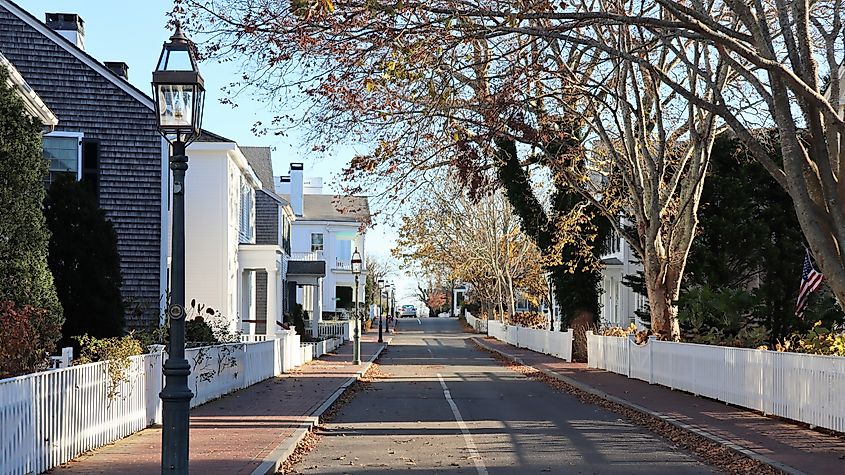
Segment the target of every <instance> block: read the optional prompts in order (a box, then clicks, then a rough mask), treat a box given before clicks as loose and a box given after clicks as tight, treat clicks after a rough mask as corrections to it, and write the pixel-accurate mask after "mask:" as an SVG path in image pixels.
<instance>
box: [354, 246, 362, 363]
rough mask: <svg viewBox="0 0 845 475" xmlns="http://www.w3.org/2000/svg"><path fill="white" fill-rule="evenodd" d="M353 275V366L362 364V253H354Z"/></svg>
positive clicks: (356, 250) (356, 251) (356, 249)
mask: <svg viewBox="0 0 845 475" xmlns="http://www.w3.org/2000/svg"><path fill="white" fill-rule="evenodd" d="M352 275H354V276H355V313H354V315H355V336H354V338H353V341H352V345H353V347H352V364H355V365H359V364H361V330H360V327H361V316H360V315H358V276H360V275H361V253H359V252H358V248H355V252H353V253H352Z"/></svg>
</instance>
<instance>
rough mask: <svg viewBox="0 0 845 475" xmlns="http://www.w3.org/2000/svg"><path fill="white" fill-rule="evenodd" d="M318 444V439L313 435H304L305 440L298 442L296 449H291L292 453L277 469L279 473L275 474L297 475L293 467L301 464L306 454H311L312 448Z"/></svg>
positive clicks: (311, 433) (310, 433)
mask: <svg viewBox="0 0 845 475" xmlns="http://www.w3.org/2000/svg"><path fill="white" fill-rule="evenodd" d="M319 442H320V437H319V436H318V435H317V434H315V433H313V432H309V433H307V434H305V438H303V439H302V440H301V441H299V444H297V445H296V448H295V449H293V453H292V454H290V457H288V459H287V460H285V462H284V463H283V464H282V466H281V467H279V471H278V472H277V473H288V474H297V473H299V472H298V471H296V470H295V469H294V466H295V465H296V464H298V463H299V462H301V461H302V460H303V459H304V458H305V456H306V455H307V454H308V452H311V451H312V450H313V449H314V447H316V446H317V444H318V443H319ZM309 468H317V467H309Z"/></svg>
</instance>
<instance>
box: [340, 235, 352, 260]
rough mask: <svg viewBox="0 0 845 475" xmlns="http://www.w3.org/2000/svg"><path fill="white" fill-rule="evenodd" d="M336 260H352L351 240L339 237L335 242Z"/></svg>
mask: <svg viewBox="0 0 845 475" xmlns="http://www.w3.org/2000/svg"><path fill="white" fill-rule="evenodd" d="M337 260H338V261H340V262H347V263H348V262H352V241H349V240H347V239H341V240H339V241H338V242H337Z"/></svg>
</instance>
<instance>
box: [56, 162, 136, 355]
mask: <svg viewBox="0 0 845 475" xmlns="http://www.w3.org/2000/svg"><path fill="white" fill-rule="evenodd" d="M44 215H45V216H46V218H47V226H48V227H49V229H50V233H51V235H52V236H51V237H50V256H49V259H48V262H49V264H50V270H51V271H52V272H53V276H54V277H55V279H56V290H57V292H58V295H59V300H60V301H61V303H62V307H63V308H64V315H65V323H64V327H63V328H62V337H63V342H65V343H68V344H70V343H71V342H72V341H74V340H72V337H75V336H81V335H86V334H87V335H90V336H93V337H96V338H106V337H114V336H120V335H122V334H123V314H124V309H123V302H122V300H121V296H120V284H121V281H122V279H121V276H120V256H119V254H118V251H117V233H115V231H114V227H113V226H112V224H111V222H110V221H108V220H107V219H106V215H105V213H104V212H103V210H101V209H100V208H99V206H98V204H97V198H96V196H95V195H94V192H93V191H92V190H91V189H90V187H89V186H87V184H86V183H84V182H78V181H76V180H75V179H73V178H72V177H62V178H60V179H59V180H58V181H56V182H54V183H53V185H52V186H51V187H50V190H49V191H48V192H47V199H46V200H45V202H44Z"/></svg>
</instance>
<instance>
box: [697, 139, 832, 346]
mask: <svg viewBox="0 0 845 475" xmlns="http://www.w3.org/2000/svg"><path fill="white" fill-rule="evenodd" d="M770 139H771V140H770V142H771V143H772V144H774V145H773V147H772V152H771V154H772V156H771V157H772V160H773V161H775V162H776V163H780V162H781V161H782V159H781V158H780V153H779V150H780V147H779V146H778V144H777V136H776V134H774V133H772V135H771V137H770ZM710 160H711V169H710V174H709V176H708V178H707V182H706V183H705V185H704V191H703V194H702V200H701V203H702V205H701V210H700V212H699V219H700V232H699V234H698V236H697V237H696V239H695V240H694V241H693V244H692V248H691V250H690V258H689V264H688V267H687V275H686V279H685V283H684V287H685V289H686V291H685V292H684V295H682V297H681V299H680V307H681V308H680V313H681V314H682V315H681V320H682V323H683V324H684V325H685V326H687V328H690V326H691V325H693V326H696V327H698V328H697V329H695V330H696V332H700V331H701V330H702V329H703V330H707V331H709V329H711V328H714V329H717V330H719V331H721V332H723V333H724V334H725V336H726V337H732V336H733V335H735V334H737V333H738V332H740V331H741V330H743V329H747V328H748V327H749V325H753V324H760V325H763V326H764V327H765V328H766V329H768V331H769V332H770V335H769V336H770V338H771V339H772V340H778V339H781V338H783V337H784V336H786V335H788V334H789V333H791V332H792V331H796V330H806V329H808V328H809V327H810V326H811V325H812V323H813V322H814V321H815V320H814V318H815V317H820V318H822V319H823V320H825V324H829V323H831V322H830V320H841V318H842V314H841V312H839V311H836V308H835V307H834V306H833V299H831V298H824V297H825V296H827V295H828V294H829V293H828V292H817V293H815V294H814V295H812V296H811V300H810V308H809V309H808V311H807V315H806V316H805V318H804V319H799V318H798V317H796V315H795V311H794V308H795V301H796V299H797V294H798V286H799V283H800V278H801V268H802V265H803V261H804V253H805V248H804V237H803V234H802V232H801V227H800V225H799V223H798V218H797V217H796V215H795V210H794V208H793V206H792V201H791V199H790V197H789V195H788V194H787V193H786V191H784V190H783V188H781V187H779V186H778V185H777V183H776V182H775V180H774V179H773V178H772V177H771V175H770V174H769V173H768V172H767V171H766V170H765V169H764V168H763V166H762V165H760V164H759V162H756V161H754V159H753V157H751V156H750V155H749V154H748V153H747V151H746V150H745V147H743V146H742V144H741V143H740V142H739V141H738V140H737V139H735V138H734V137H732V136H731V135H730V134H722V135H720V136H719V137H718V138H717V139H716V141H715V143H714V145H713V151H712V155H711V157H710Z"/></svg>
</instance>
